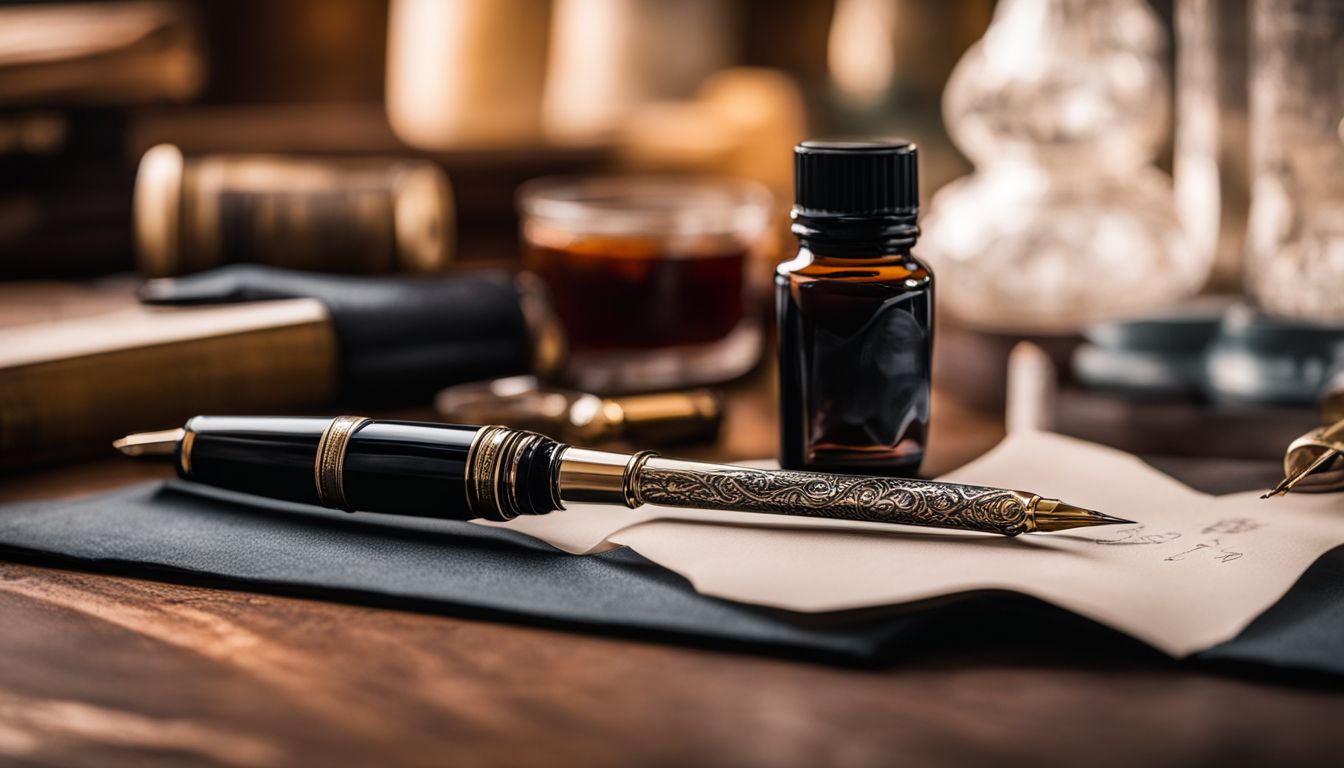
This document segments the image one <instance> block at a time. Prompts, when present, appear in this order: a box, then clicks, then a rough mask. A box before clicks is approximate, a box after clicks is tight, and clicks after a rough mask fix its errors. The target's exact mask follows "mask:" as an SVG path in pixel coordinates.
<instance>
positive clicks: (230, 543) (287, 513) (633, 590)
mask: <svg viewBox="0 0 1344 768" xmlns="http://www.w3.org/2000/svg"><path fill="white" fill-rule="evenodd" d="M0 555H4V556H6V557H9V558H11V559H21V560H25V561H29V562H38V563H45V564H52V565H64V566H75V567H81V568H87V569H95V570H102V571H111V572H115V573H122V574H127V575H134V576H142V577H148V578H160V579H169V580H180V581H189V582H191V583H199V584H205V585H213V586H221V587H228V588H241V589H249V590H255V591H264V592H275V593H282V594H294V595H301V596H307V597H314V598H319V599H328V600H339V601H347V602H356V603H361V604H368V605H378V606H385V607H390V608H401V609H411V610H421V611H430V612H439V613H448V614H453V615H459V616H468V617H479V618H489V619H497V620H508V621H516V622H523V623H531V624H541V625H547V626H558V627H563V628H568V629H575V630H580V631H585V632H599V633H604V634H618V635H622V636H634V637H642V638H651V639H657V640H663V641H671V642H677V643H688V644H695V645H706V646H713V647H726V648H732V649H735V650H748V651H752V652H764V653H772V654H783V655H789V656H795V657H801V658H805V659H812V660H817V661H827V662H839V663H851V664H864V665H871V664H883V663H891V662H897V661H899V660H900V659H901V658H903V655H904V654H905V653H906V652H907V651H909V650H910V649H912V648H918V647H920V646H921V644H923V645H927V644H929V643H934V644H942V643H945V642H954V643H959V644H960V645H961V646H963V647H975V643H976V642H977V641H978V640H980V639H981V638H984V639H985V642H993V643H995V644H999V643H1000V642H1001V641H1003V640H1005V639H1011V640H1016V641H1018V642H1026V643H1034V642H1036V641H1038V640H1040V639H1041V638H1044V637H1049V638H1052V639H1053V640H1054V641H1056V642H1063V643H1064V644H1065V645H1070V644H1071V645H1077V644H1078V643H1079V642H1085V643H1086V644H1088V645H1089V646H1090V647H1101V648H1103V649H1106V648H1109V649H1112V650H1121V649H1123V650H1125V651H1127V652H1137V653H1139V654H1147V655H1150V656H1153V657H1156V653H1155V652H1153V651H1151V650H1148V649H1145V648H1143V647H1142V646H1140V645H1139V644H1138V643H1137V642H1135V641H1132V640H1129V639H1127V638H1125V637H1124V636H1122V635H1120V634H1119V633H1116V632H1113V631H1111V630H1109V629H1105V628H1103V627H1100V626H1098V625H1096V624H1093V623H1091V622H1088V621H1086V620H1083V619H1081V618H1078V617H1074V616H1072V615H1071V614H1068V613H1067V612H1065V611H1063V610H1061V609H1057V608H1054V607H1051V606H1047V605H1045V604H1044V603H1040V602H1039V601H1036V600H1033V599H1030V598H1025V597H1021V596H1016V595H1009V594H1006V593H981V594H976V595H962V596H957V597H955V598H949V599H945V600H940V601H933V602H929V603H922V604H918V605H912V606H903V607H896V608H889V609H881V610H869V611H846V612H838V613H827V614H802V613H794V612H790V611H781V610H775V609H768V608H761V607H757V606H750V605H744V604H740V603H733V602H730V601H725V600H719V599H715V598H711V597H705V596H703V595H699V594H697V593H696V592H695V591H694V590H693V589H692V588H691V587H690V585H689V584H688V583H687V582H686V581H685V580H684V579H682V578H681V577H680V576H678V575H676V574H674V573H672V572H670V571H668V570H666V569H664V568H662V567H660V566H658V565H656V564H654V563H652V562H650V561H648V560H646V559H644V558H643V557H641V556H639V555H638V554H637V553H635V552H633V551H630V550H627V549H617V550H612V551H610V552H605V553H602V554H597V555H589V556H582V557H580V556H574V555H569V554H566V553H563V552H560V551H559V550H556V549H554V548H552V547H551V546H549V545H547V544H545V543H543V542H540V541H537V540H535V539H531V538H529V537H527V536H524V535H522V534H518V533H514V532H512V531H508V530H501V529H496V528H486V527H483V526H476V525H471V524H469V523H461V522H455V521H442V520H426V519H420V518H408V517H397V516H390V515H371V514H360V515H347V514H344V513H341V512H333V511H329V510H324V509H317V508H314V507H305V506H302V505H296V504H287V503H283V502H273V501H270V500H265V499H256V498H252V497H247V496H240V495H236V494H229V493H225V492H221V491H215V490H213V489H205V488H202V487H199V486H188V485H186V484H183V483H180V482H179V481H168V482H153V483H148V484H143V485H137V486H133V487H130V488H127V489H123V490H119V491H116V492H113V493H108V494H103V495H100V496H95V497H91V498H84V499H78V500H73V501H65V500H61V501H41V502H26V503H16V504H10V505H7V506H3V507H0ZM1061 638H1062V639H1061ZM1199 657H1200V658H1205V659H1208V660H1212V661H1217V662H1233V663H1235V664H1238V665H1244V664H1252V665H1268V666H1272V667H1283V668H1293V669H1300V670H1312V671H1321V672H1329V673H1332V674H1338V675H1344V547H1340V548H1338V549H1335V550H1333V551H1331V552H1330V553H1328V554H1326V555H1325V556H1323V557H1322V558H1321V559H1320V560H1319V561H1317V562H1316V563H1315V564H1314V565H1313V566H1312V567H1311V569H1310V570H1308V571H1307V573H1306V574H1304V575H1303V577H1302V578H1301V580H1300V581H1299V582H1298V583H1297V584H1296V585H1295V586H1294V587H1293V589H1292V590H1291V591H1290V592H1289V593H1288V594H1287V595H1286V596H1285V597H1284V598H1283V599H1282V600H1281V601H1280V602H1279V603H1278V604H1276V605H1275V606H1274V607H1273V608H1271V609H1270V610H1269V611H1267V612H1266V613H1265V614H1264V615H1262V616H1260V617H1259V618H1258V619H1257V620H1256V621H1255V622H1254V623H1253V624H1252V625H1251V626H1249V627H1248V628H1247V629H1246V630H1245V631H1244V632H1242V633H1241V635H1240V636H1238V637H1237V638H1234V639H1233V640H1230V641H1228V642H1225V643H1223V644H1221V645H1219V646H1216V647H1215V648H1212V649H1210V650H1208V651H1206V652H1204V653H1203V654H1200V655H1199Z"/></svg>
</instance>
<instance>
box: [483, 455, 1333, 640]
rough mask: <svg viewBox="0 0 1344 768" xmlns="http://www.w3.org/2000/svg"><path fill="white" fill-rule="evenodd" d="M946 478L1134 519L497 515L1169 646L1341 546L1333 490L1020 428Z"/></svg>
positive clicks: (699, 580) (819, 584)
mask: <svg viewBox="0 0 1344 768" xmlns="http://www.w3.org/2000/svg"><path fill="white" fill-rule="evenodd" d="M939 479H941V480H947V481H954V482H962V483H973V484H978V485H994V486H1002V487H1008V488H1016V489H1021V490H1026V491H1031V492H1034V493H1039V494H1041V495H1042V496H1047V497H1054V498H1061V499H1064V500H1066V501H1068V502H1069V503H1072V504H1078V505H1081V506H1085V507H1090V508H1092V509H1098V510H1101V511H1103V512H1106V513H1108V514H1112V515H1116V516H1119V517H1124V518H1128V519H1131V520H1136V521H1138V523H1137V524H1136V525H1120V526H1102V527H1096V528H1086V529H1075V530H1073V531H1065V532H1059V533H1050V534H1029V535H1024V536H1019V537H1016V538H1005V537H1001V536H995V535H992V534H980V533H970V532H959V531H941V530H932V529H926V528H912V527H905V526H890V525H882V524H878V523H846V522H843V521H835V520H820V519H808V518H794V517H785V516H778V515H761V514H752V513H741V512H719V511H710V510H703V511H702V510H682V509H672V508H665V507H653V506H645V507H641V508H640V509H637V510H628V509H624V508H620V507H602V506H597V505H572V506H571V508H569V509H567V510H565V511H562V512H558V513H555V514H552V515H548V516H544V517H530V518H520V519H518V520H515V521H514V522H512V523H509V524H508V527H510V528H512V529H514V530H518V531H521V532H523V533H526V534H529V535H531V536H535V537H537V538H540V539H543V540H545V541H547V542H549V543H550V544H552V545H553V546H555V547H557V548H559V549H562V550H565V551H568V552H572V553H576V554H584V553H591V552H597V551H602V550H603V549H608V548H611V547H613V546H617V545H624V546H628V547H631V548H632V549H634V550H636V551H637V552H639V553H640V554H641V555H643V556H644V557H646V558H648V559H650V560H652V561H654V562H656V563H658V564H660V565H662V566H663V567H665V568H668V569H670V570H672V571H675V572H677V573H679V574H681V575H682V576H684V577H685V578H686V579H688V580H689V581H690V582H691V584H692V585H694V587H695V589H696V590H698V591H699V592H701V593H703V594H706V595H712V596H715V597H721V598H726V599H730V600H736V601H740V602H744V603H752V604H757V605H766V606H773V607H777V608H784V609H789V610H794V611H805V612H820V611H834V610H842V609H850V608H863V607H872V606H880V605H892V604H898V603H905V602H910V601H914V600H922V599H927V598H932V597H938V596H943V595H950V594H955V593H959V592H966V591H974V590H984V589H999V590H1010V591H1013V592H1018V593H1022V594H1026V595H1032V596H1035V597H1038V598H1040V599H1042V600H1046V601H1048V602H1051V603H1054V604H1055V605H1058V606H1060V607H1063V608H1066V609H1068V610H1071V611H1073V612H1075V613H1078V614H1081V615H1083V616H1086V617H1089V618H1091V619H1093V620H1096V621H1098V622H1101V623H1103V624H1107V625H1109V626H1111V627H1114V628H1115V629H1118V630H1120V631H1123V632H1126V633H1128V634H1130V635H1132V636H1134V637H1136V638H1138V639H1140V640H1143V641H1145V642H1147V643H1149V644H1151V645H1152V646H1154V647H1156V648H1158V649H1160V650H1162V651H1165V652H1166V653H1168V654H1171V655H1172V656H1177V657H1180V656H1185V655H1187V654H1190V653H1194V652H1196V651H1199V650H1203V649H1205V648H1208V647H1210V646H1212V645H1214V644H1216V643H1218V642H1221V641H1223V640H1227V639H1229V638H1231V637H1233V636H1235V635H1236V634H1237V633H1238V632H1239V631H1240V630H1241V629H1242V628H1243V627H1245V626H1246V625H1247V624H1248V623H1249V622H1250V621H1251V620H1252V619H1254V618H1255V617H1256V616H1257V615H1259V614H1260V613H1261V612H1263V611H1264V610H1265V609H1266V608H1268V607H1269V606H1271V605H1272V604H1273V603H1274V602H1275V601H1277V600H1278V599H1279V598H1280V597H1281V596H1282V595H1283V594H1284V593H1285V592H1286V591H1287V590H1288V588H1289V587H1291V586H1292V584H1293V582H1294V581H1296V580H1297V578H1298V577H1299V576H1301V574H1302V572H1303V571H1305V570H1306V569H1307V567H1308V566H1310V565H1311V563H1312V562H1313V561H1315V560H1316V558H1318V557H1320V556H1321V555H1322V554H1324V553H1325V552H1326V551H1328V550H1330V549H1332V548H1333V547H1335V546H1337V545H1340V544H1344V496H1341V495H1338V494H1319V495H1313V494H1290V495H1289V496H1287V497H1284V498H1276V499H1268V500H1261V499H1259V498H1258V494H1257V493H1254V492H1251V493H1242V494H1233V495H1228V496H1210V495H1208V494H1204V493H1200V492H1198V491H1195V490H1192V489H1190V488H1188V487H1187V486H1185V485H1183V484H1181V483H1179V482H1177V481H1176V480H1174V479H1172V478H1171V477H1169V476H1168V475H1165V474H1163V473H1162V472H1160V471H1158V470H1156V469H1154V468H1152V467H1150V466H1148V465H1147V464H1145V463H1143V462H1142V461H1140V460H1139V459H1138V458H1136V457H1134V456H1132V455H1130V454H1127V453H1124V452H1122V451H1117V450H1114V449H1111V448H1107V447H1104V446H1100V445H1096V444H1093V443H1087V442H1084V441H1080V440H1075V439H1072V438H1068V437H1063V436H1060V435H1055V434H1051V433H1046V432H1035V431H1026V432H1015V433H1013V434H1011V435H1009V436H1008V437H1007V438H1005V439H1004V441H1003V442H1002V443H1000V444H999V445H998V446H997V447H996V448H994V449H993V450H992V451H990V452H989V453H987V454H985V455H984V456H982V457H981V458H980V459H978V460H976V461H974V462H972V463H971V464H968V465H966V466H965V467H962V468H961V469H959V470H957V471H955V472H953V473H951V474H949V475H946V476H944V477H942V478H939Z"/></svg>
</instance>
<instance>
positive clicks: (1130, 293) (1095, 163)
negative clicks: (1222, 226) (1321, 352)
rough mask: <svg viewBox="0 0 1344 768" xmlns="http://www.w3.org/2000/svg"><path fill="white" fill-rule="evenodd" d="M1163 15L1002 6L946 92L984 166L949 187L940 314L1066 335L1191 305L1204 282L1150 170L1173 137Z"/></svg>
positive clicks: (935, 245)
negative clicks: (1178, 303) (1151, 310)
mask: <svg viewBox="0 0 1344 768" xmlns="http://www.w3.org/2000/svg"><path fill="white" fill-rule="evenodd" d="M1162 51H1163V38H1162V32H1161V28H1160V25H1159V23H1158V20H1157V18H1156V16H1155V14H1154V13H1153V11H1152V9H1151V8H1149V7H1148V6H1147V5H1146V3H1144V2H1143V0H1114V1H1113V2H1106V3H1096V2H1090V1H1089V0H1003V1H1002V2H1000V3H999V5H998V7H997V9H996V11H995V15H994V21H993V23H992V24H991V25H990V28H989V31H988V32H987V33H986V34H985V37H984V38H983V39H982V40H981V41H980V42H978V43H976V44H975V45H974V46H973V47H972V48H971V49H970V50H969V51H968V52H967V53H966V55H965V57H963V58H962V60H961V62H960V63H959V64H958V65H957V68H956V70H955V71H954V72H953V74H952V78H951V80H950V81H949V82H948V85H947V89H946V91H945V92H944V96H943V110H944V116H945V120H946V122H947V125H948V128H949V131H950V133H951V136H952V139H953V140H954V141H955V142H956V144H957V146H958V147H960V148H961V150H962V151H964V152H965V153H966V154H967V155H968V156H969V157H970V158H971V159H972V161H974V163H975V166H976V170H975V173H973V174H971V175H970V176H967V177H964V178H961V179H958V180H956V181H954V182H952V183H951V184H948V185H947V186H946V187H944V188H943V189H942V190H940V191H939V192H938V193H937V194H936V195H935V196H934V197H933V200H932V204H931V206H930V211H929V214H928V216H927V217H926V218H925V220H924V232H925V237H924V240H923V242H924V243H925V244H926V245H925V251H924V253H925V255H926V257H927V258H928V260H929V261H930V262H931V264H932V265H933V268H934V271H935V272H936V273H937V274H938V276H939V279H940V281H941V282H942V283H943V284H944V285H946V286H948V289H947V290H946V291H944V292H943V294H942V296H941V297H940V303H942V304H943V306H944V307H946V308H947V309H948V310H950V311H951V312H952V313H953V314H954V315H955V316H956V317H958V318H959V319H960V320H962V321H963V322H965V323H967V324H969V325H972V326H976V327H980V328H985V329H990V330H1005V331H1031V332H1042V333H1067V332H1072V331H1076V330H1077V329H1078V328H1080V327H1082V326H1083V325H1085V324H1087V323H1089V322H1092V321H1094V320H1097V319H1100V318H1104V317H1110V316H1115V315H1122V314H1127V313H1130V312H1134V311H1137V310H1141V309H1144V308H1147V307H1152V306H1155V305H1162V304H1166V303H1170V302H1172V301H1175V300H1177V299H1179V298H1181V297H1183V296H1186V295H1189V294H1190V293H1192V292H1194V291H1195V290H1196V289H1198V288H1199V287H1200V285H1201V284H1202V283H1203V281H1204V279H1205V275H1206V274H1207V272H1208V266H1209V264H1208V262H1209V258H1208V255H1207V254H1199V253H1195V252H1192V251H1191V250H1189V249H1188V248H1187V247H1186V245H1185V240H1184V235H1183V232H1182V230H1181V227H1180V223H1179V221H1178V220H1177V218H1176V214H1175V211H1174V202H1173V196H1172V186H1171V180H1170V178H1169V177H1168V176H1167V175H1165V174H1163V173H1162V172H1161V171H1159V170H1158V169H1157V168H1156V167H1155V166H1154V165H1152V159H1153V157H1154V156H1155V155H1156V153H1157V149H1158V147H1159V146H1160V144H1161V142H1162V140H1163V138H1164V137H1165V135H1166V130H1167V117H1168V106H1167V94H1166V89H1167V75H1166V72H1165V71H1164V68H1163V63H1162Z"/></svg>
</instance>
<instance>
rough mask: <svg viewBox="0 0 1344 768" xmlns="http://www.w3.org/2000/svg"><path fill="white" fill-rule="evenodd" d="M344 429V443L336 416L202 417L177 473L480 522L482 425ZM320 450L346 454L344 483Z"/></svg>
mask: <svg viewBox="0 0 1344 768" xmlns="http://www.w3.org/2000/svg"><path fill="white" fill-rule="evenodd" d="M344 424H345V428H346V429H347V430H348V433H347V434H344V435H342V433H341V432H340V428H341V426H342V422H341V421H340V420H335V421H334V420H332V419H330V418H306V417H269V416H268V417H250V416H197V417H195V418H193V419H191V420H190V421H188V422H187V424H186V426H185V431H184V434H183V436H182V439H181V440H180V441H179V442H178V446H177V454H176V458H177V462H176V463H177V470H178V474H179V475H180V476H181V477H183V478H184V479H188V480H192V481H195V482H199V483H205V484H207V485H213V486H216V487H220V488H226V489H229V490H233V491H240V492H242V493H250V494H254V495H257V496H266V497H270V498H276V499H283V500H286V501H295V502H300V503H304V504H320V505H324V506H334V507H338V508H344V509H349V510H355V509H359V510H367V511H372V512H386V513H391V514H401V515H418V516H424V517H439V518H451V519H460V520H465V519H469V518H471V517H473V516H474V515H473V513H472V510H471V509H470V508H469V505H468V501H467V488H466V474H467V460H468V457H469V454H470V451H471V446H472V442H473V441H474V440H475V438H476V435H477V433H478V432H479V431H480V428H479V427H474V426H459V425H452V424H424V423H417V422H404V421H374V420H368V419H360V420H352V421H349V422H345V423H344ZM338 438H340V439H341V440H342V442H340V443H339V444H338V442H337V439H338ZM324 439H325V440H326V442H325V443H324ZM319 449H323V450H325V451H326V452H328V453H331V452H333V451H337V450H339V451H343V457H342V461H340V462H337V463H335V464H334V466H336V467H338V468H339V474H338V475H330V474H328V475H327V476H325V477H324V476H323V472H322V462H321V454H322V451H320V450H319ZM329 464H331V463H330V462H329ZM324 483H325V484H324ZM324 489H325V490H324Z"/></svg>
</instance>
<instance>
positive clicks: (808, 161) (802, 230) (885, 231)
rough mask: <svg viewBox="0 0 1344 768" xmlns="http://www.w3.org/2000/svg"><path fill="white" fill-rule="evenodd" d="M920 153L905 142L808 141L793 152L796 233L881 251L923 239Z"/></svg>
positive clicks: (805, 236) (849, 247)
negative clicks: (917, 220) (916, 222)
mask: <svg viewBox="0 0 1344 768" xmlns="http://www.w3.org/2000/svg"><path fill="white" fill-rule="evenodd" d="M918 161H919V154H918V150H917V148H916V147H915V144H914V142H911V141H906V140H905V139H879V140H871V141H824V140H815V139H814V140H809V141H804V142H803V143H801V144H799V145H798V146H796V147H794V150H793V183H794V198H795V202H794V206H793V221H794V224H793V232H794V234H796V235H798V236H799V237H800V238H802V239H804V240H807V241H816V242H822V241H826V242H830V243H834V244H837V245H840V244H843V245H845V246H846V248H845V249H844V250H850V249H852V248H860V249H861V250H862V247H861V246H862V245H863V244H864V243H869V244H871V245H872V246H873V247H876V248H878V249H880V250H891V249H897V248H908V247H910V246H911V245H913V244H914V242H915V239H916V238H917V237H918V236H919V227H918V226H916V224H915V220H916V218H917V217H918V215H919V164H918Z"/></svg>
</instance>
